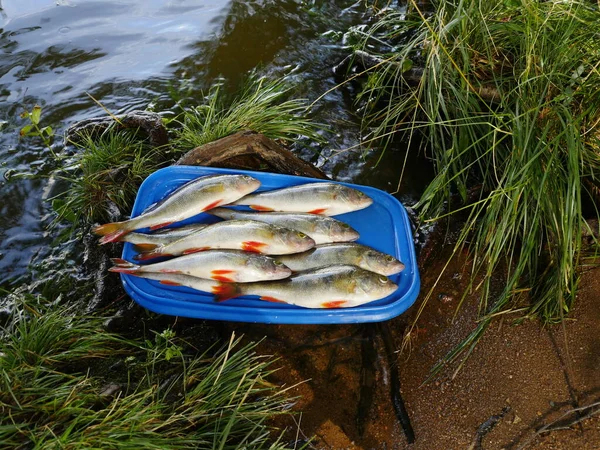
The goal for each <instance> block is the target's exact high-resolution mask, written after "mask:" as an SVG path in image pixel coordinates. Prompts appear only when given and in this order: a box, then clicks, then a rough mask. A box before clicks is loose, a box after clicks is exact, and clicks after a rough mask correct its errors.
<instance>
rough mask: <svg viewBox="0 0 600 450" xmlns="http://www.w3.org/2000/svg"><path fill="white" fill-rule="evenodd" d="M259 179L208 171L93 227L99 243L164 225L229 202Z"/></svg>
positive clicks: (249, 188) (240, 195)
mask: <svg viewBox="0 0 600 450" xmlns="http://www.w3.org/2000/svg"><path fill="white" fill-rule="evenodd" d="M259 186H260V181H258V180H257V179H255V178H252V177H250V176H248V175H208V176H204V177H200V178H196V179H195V180H192V181H190V182H188V183H186V184H184V185H183V186H180V187H179V188H177V189H176V190H175V191H174V192H172V193H171V194H170V195H169V196H167V197H166V198H164V199H162V200H161V201H160V202H158V203H156V204H155V205H153V206H152V207H150V208H149V209H147V210H146V211H144V212H143V213H142V214H141V215H139V216H137V217H134V218H131V219H129V220H126V221H123V222H113V223H108V224H104V225H101V226H99V227H97V228H95V229H94V233H96V234H100V235H102V236H103V237H102V238H101V239H100V243H101V244H106V243H107V242H114V241H116V240H118V239H119V238H121V237H122V236H123V235H125V234H127V233H129V232H131V231H133V230H137V229H140V228H150V229H151V230H155V229H159V228H163V227H166V226H168V225H170V224H172V223H175V222H178V221H182V220H185V219H187V218H189V217H192V216H195V215H196V214H199V213H201V212H204V211H207V210H209V209H212V208H215V207H217V206H219V205H223V204H228V203H231V202H233V201H235V200H237V199H239V198H241V197H243V196H244V195H246V194H248V193H250V192H253V191H255V190H256V189H258V187H259Z"/></svg>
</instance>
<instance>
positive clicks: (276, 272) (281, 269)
mask: <svg viewBox="0 0 600 450" xmlns="http://www.w3.org/2000/svg"><path fill="white" fill-rule="evenodd" d="M267 272H268V273H269V275H270V278H271V279H272V280H281V279H282V278H288V277H289V276H290V275H291V274H292V270H291V269H290V268H289V267H288V266H286V265H285V264H283V263H282V262H279V261H275V263H274V265H273V267H271V268H270V269H269V270H267Z"/></svg>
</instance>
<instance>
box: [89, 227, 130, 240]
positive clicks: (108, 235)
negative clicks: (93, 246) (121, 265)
mask: <svg viewBox="0 0 600 450" xmlns="http://www.w3.org/2000/svg"><path fill="white" fill-rule="evenodd" d="M129 231H130V230H127V229H125V222H112V223H106V224H104V225H100V226H99V227H96V228H94V233H96V234H99V235H100V236H102V238H101V239H100V243H101V244H106V243H108V242H115V241H117V240H119V238H120V237H121V236H123V235H125V234H127V233H129Z"/></svg>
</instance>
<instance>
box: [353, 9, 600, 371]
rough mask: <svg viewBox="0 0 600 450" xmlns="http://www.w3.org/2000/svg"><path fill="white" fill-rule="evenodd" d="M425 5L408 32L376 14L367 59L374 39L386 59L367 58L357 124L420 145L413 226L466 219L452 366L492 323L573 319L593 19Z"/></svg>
mask: <svg viewBox="0 0 600 450" xmlns="http://www.w3.org/2000/svg"><path fill="white" fill-rule="evenodd" d="M433 4H434V7H435V11H436V12H435V13H434V14H433V15H430V16H425V15H424V14H423V13H422V12H421V11H420V10H419V9H418V7H417V6H416V3H415V2H410V8H409V9H410V10H411V12H410V13H409V15H408V19H406V18H405V17H404V16H403V15H401V14H399V13H394V12H390V13H388V14H385V13H383V18H382V19H381V20H380V21H379V22H378V23H377V24H376V25H375V26H374V27H373V28H372V30H371V34H372V37H371V38H368V39H367V41H366V42H365V47H366V45H367V44H370V43H372V42H373V39H374V38H377V39H380V40H385V41H387V42H391V43H393V44H394V45H396V46H397V50H396V51H393V52H380V53H379V54H378V55H377V56H379V57H381V58H383V59H384V60H386V62H385V63H382V64H381V65H380V66H378V67H376V68H375V69H374V70H373V71H372V73H371V74H370V75H369V80H368V82H367V83H366V85H365V89H364V90H363V92H362V99H361V100H362V101H364V102H368V103H369V104H372V105H375V107H374V108H372V109H370V110H369V112H368V114H367V115H366V116H365V119H366V123H368V124H369V125H370V126H371V127H373V128H374V131H375V136H376V138H377V139H378V142H380V143H381V142H383V144H386V143H389V141H390V139H392V138H395V137H397V136H400V135H402V136H404V137H405V138H406V136H409V139H410V138H415V137H416V136H417V135H418V136H419V137H423V138H424V139H425V140H426V143H427V148H428V149H429V150H428V151H429V153H428V156H429V157H430V158H431V160H432V162H433V164H434V166H435V170H436V176H435V179H434V180H433V181H432V183H431V184H430V185H429V187H428V188H427V190H426V191H425V193H424V194H423V196H422V197H421V199H420V201H419V203H418V204H417V205H416V207H417V209H418V211H419V212H420V214H421V217H422V219H423V220H425V221H436V220H440V219H441V218H442V217H444V216H446V215H447V214H452V213H453V212H455V211H462V212H463V213H467V216H468V218H467V220H466V222H465V224H464V227H463V231H462V233H461V234H460V236H459V238H458V241H457V243H456V250H457V251H458V249H460V248H468V249H469V251H470V254H471V256H472V258H473V265H472V272H471V284H470V286H469V290H468V291H467V292H465V295H467V294H468V293H469V292H478V293H479V295H480V299H481V308H480V311H481V317H480V322H479V325H478V327H477V329H476V330H474V331H473V334H472V335H471V336H469V338H468V339H467V340H466V341H465V342H463V343H462V344H461V346H459V347H458V348H456V349H454V351H453V352H451V353H450V354H449V355H448V357H447V359H448V360H452V359H455V358H457V357H458V356H459V355H460V354H461V352H462V351H463V350H467V351H468V352H470V351H472V349H473V348H474V345H475V344H476V342H477V340H478V339H479V337H481V335H482V333H483V331H484V330H485V328H486V327H487V326H488V325H489V323H490V321H491V320H492V318H493V317H494V316H495V315H496V314H500V313H504V312H507V311H510V310H515V311H517V310H518V311H519V312H520V313H521V315H522V316H525V317H534V316H535V317H541V318H542V319H543V320H544V321H546V322H554V321H557V320H560V319H562V318H563V317H564V315H565V314H566V313H568V312H569V310H570V309H571V306H572V304H573V300H574V298H575V294H576V290H577V282H578V273H577V267H578V262H579V259H580V256H581V230H582V229H583V228H585V227H586V226H587V225H586V222H585V220H584V216H583V211H582V200H583V199H584V198H586V197H588V196H589V195H590V193H594V192H596V191H597V186H598V179H599V178H598V177H599V176H600V153H599V152H598V149H599V147H598V132H597V124H598V120H599V119H600V113H599V112H600V74H599V72H598V64H599V63H598V61H600V36H599V35H598V33H597V24H598V23H599V21H600V13H599V11H598V6H597V5H594V4H592V3H590V2H582V1H581V2H578V1H573V2H571V1H570V2H562V1H555V0H550V1H534V0H505V1H502V2H487V1H484V0H462V1H458V0H457V1H435V2H433ZM371 51H372V50H371ZM408 60H410V61H411V62H412V63H413V66H421V67H423V74H422V77H421V79H420V82H419V83H418V84H417V85H411V84H408V83H405V82H404V81H403V79H402V70H403V69H402V67H403V66H404V67H407V65H406V64H405V62H406V61H408ZM399 62H400V63H403V64H397V63H399ZM469 191H470V192H471V193H473V192H475V193H477V192H478V193H479V195H478V198H476V199H475V200H474V201H472V200H468V198H467V192H469ZM596 215H597V213H596ZM501 273H504V274H505V277H504V279H503V281H502V284H503V287H502V288H501V289H500V292H497V291H496V292H492V280H493V279H494V277H496V279H497V277H498V276H499V274H501ZM430 294H431V292H430V293H429V295H430ZM429 295H428V296H427V298H429Z"/></svg>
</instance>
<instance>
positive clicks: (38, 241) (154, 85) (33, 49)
mask: <svg viewBox="0 0 600 450" xmlns="http://www.w3.org/2000/svg"><path fill="white" fill-rule="evenodd" d="M0 5H1V6H0V8H1V9H0V24H1V29H0V48H1V51H2V59H1V60H0V124H2V123H4V122H6V124H5V125H4V128H3V130H2V131H3V132H2V135H1V136H0V161H2V165H1V166H0V174H12V175H13V176H12V178H10V179H9V180H8V181H7V180H0V213H1V214H2V218H3V220H2V222H1V223H0V241H1V243H0V286H1V285H3V284H4V285H5V286H6V285H9V284H8V283H9V281H10V280H15V278H23V277H24V276H25V274H26V273H28V272H27V268H28V265H29V264H30V263H31V261H32V257H34V256H35V258H34V259H33V261H34V263H36V264H39V262H40V261H41V260H43V259H44V258H45V257H48V255H50V254H51V252H52V249H51V237H50V236H48V235H47V233H45V232H44V230H45V227H46V225H47V223H48V218H47V217H48V214H47V212H48V203H47V202H44V201H43V196H44V190H45V188H46V184H47V183H46V181H45V180H44V179H43V178H42V179H35V180H30V179H23V178H20V177H18V176H16V177H15V176H14V175H15V174H17V175H18V174H33V175H42V176H49V175H50V174H51V173H52V171H53V170H54V169H55V168H56V167H55V166H56V163H55V162H54V161H53V159H52V158H51V153H50V151H49V150H48V149H46V148H44V147H43V146H41V145H39V143H37V141H36V140H35V139H27V140H25V141H19V138H18V130H19V129H20V127H21V126H23V125H25V122H24V121H23V120H22V119H20V118H19V114H20V113H21V112H22V111H23V110H24V108H31V107H32V106H33V105H34V104H36V103H38V104H41V105H42V106H43V115H42V122H43V125H51V126H52V127H53V128H54V129H55V132H56V133H57V141H59V140H60V136H61V135H62V132H63V131H64V130H65V128H66V127H67V126H68V125H69V124H71V123H73V122H75V121H79V120H81V119H83V118H87V117H92V116H98V115H103V114H104V112H103V111H102V110H101V109H100V108H99V107H98V106H97V105H96V104H95V103H94V102H93V101H92V100H91V99H90V98H89V97H88V96H87V95H86V93H89V94H91V95H92V96H94V97H95V98H96V99H98V100H99V101H100V102H102V104H103V105H105V106H106V107H107V108H108V109H109V110H110V111H111V112H114V113H120V112H126V111H131V110H135V109H146V108H148V107H149V105H155V108H156V110H167V109H169V108H173V106H174V103H175V101H174V100H173V99H172V98H171V97H170V95H169V90H170V89H173V88H176V87H177V86H178V85H179V84H180V83H181V81H182V80H183V79H186V80H189V84H188V86H189V87H191V92H190V95H191V96H192V98H193V96H194V95H196V96H197V95H198V94H199V93H200V92H202V91H203V90H206V89H207V87H208V86H210V85H211V84H212V83H213V82H214V80H215V79H216V78H217V77H224V78H225V79H226V80H228V88H229V89H235V88H236V86H238V85H239V83H240V82H241V81H242V80H243V79H244V77H245V75H246V74H247V72H248V71H249V70H251V69H253V68H255V67H259V70H260V71H261V72H262V73H269V74H272V75H282V74H287V75H288V76H289V77H290V78H292V79H293V81H294V82H295V83H296V85H297V92H296V96H299V97H305V98H308V99H311V100H314V99H315V98H317V97H318V96H319V95H321V94H323V93H324V92H326V91H328V90H329V89H331V88H333V87H334V86H335V85H336V80H335V79H334V77H333V74H332V70H331V68H332V66H333V65H335V64H336V63H337V62H339V60H340V59H341V58H342V57H343V56H345V55H346V52H347V50H345V49H344V48H342V47H341V46H340V45H337V43H335V42H333V41H332V40H331V39H330V38H329V37H324V36H323V33H325V32H326V31H328V30H330V29H333V30H344V29H346V28H347V27H348V26H350V25H353V24H356V23H360V22H361V21H362V20H364V17H363V12H364V6H363V5H362V3H360V2H359V3H356V4H353V3H352V2H348V1H337V2H322V3H317V2H315V1H309V2H299V1H290V0H283V1H268V0H263V1H238V0H236V1H225V0H162V1H159V0H129V1H127V0H122V1H101V2H100V1H83V0H27V1H24V0H18V1H17V0H4V1H3V2H2V3H0ZM350 90H351V87H350V86H347V87H345V88H344V89H340V90H337V91H334V92H331V93H329V94H327V95H325V96H324V97H323V99H321V100H320V101H319V102H318V103H317V104H316V105H315V106H314V108H313V113H314V118H315V120H317V121H320V122H324V123H326V124H328V126H329V128H330V129H331V130H332V131H331V132H327V131H325V132H324V133H326V134H327V145H326V146H325V147H324V148H319V147H316V146H315V145H314V144H312V143H308V142H303V143H301V145H297V151H298V152H299V153H300V154H301V156H303V157H304V158H305V159H308V160H311V161H313V162H315V163H317V164H319V165H321V166H322V168H323V169H324V170H325V171H326V172H328V173H330V174H333V175H334V176H335V177H336V178H338V179H342V180H354V181H359V180H363V181H364V182H367V183H368V184H374V185H377V186H378V187H383V188H386V189H387V187H388V185H394V189H391V190H392V191H393V190H395V183H396V182H397V176H398V170H395V169H394V165H396V164H398V163H397V159H395V157H394V156H393V154H391V155H390V157H387V158H388V159H386V165H387V170H386V171H385V175H384V176H382V177H373V176H370V175H368V174H367V176H366V177H363V175H364V172H365V170H364V168H365V167H367V168H369V173H372V171H371V169H370V166H371V165H372V163H373V159H372V157H369V156H367V157H366V158H363V157H362V156H361V155H359V154H356V153H352V152H344V153H341V154H339V155H338V154H337V153H336V150H338V149H343V148H347V147H350V146H353V145H355V144H357V142H358V138H359V135H360V133H359V129H358V127H357V120H356V118H355V117H353V115H352V113H351V111H352V105H351V102H352V95H349V94H350ZM186 95H187V94H186ZM319 150H323V153H322V154H321V155H320V156H319V153H318V151H319ZM377 170H379V169H377ZM384 178H385V180H384ZM390 180H391V181H390ZM359 182H360V181H359ZM44 217H46V218H45V219H44ZM36 255H37V256H36Z"/></svg>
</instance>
